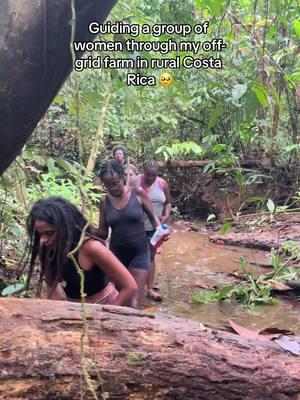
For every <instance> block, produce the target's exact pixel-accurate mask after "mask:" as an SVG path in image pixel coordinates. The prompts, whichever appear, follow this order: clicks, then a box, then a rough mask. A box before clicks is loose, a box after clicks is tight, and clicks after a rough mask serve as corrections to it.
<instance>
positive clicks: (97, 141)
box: [86, 74, 112, 175]
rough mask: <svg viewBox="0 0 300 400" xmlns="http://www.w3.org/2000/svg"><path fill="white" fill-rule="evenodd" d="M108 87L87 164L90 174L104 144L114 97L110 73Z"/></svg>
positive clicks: (87, 173) (87, 170)
mask: <svg viewBox="0 0 300 400" xmlns="http://www.w3.org/2000/svg"><path fill="white" fill-rule="evenodd" d="M108 76H109V78H108V81H109V82H108V88H107V93H106V96H105V99H104V104H103V106H102V109H101V113H100V117H99V121H98V128H97V131H96V135H95V138H94V143H93V146H92V148H91V152H90V156H89V159H88V162H87V166H86V175H89V174H91V173H92V172H93V170H94V167H95V163H96V158H97V155H98V153H99V148H100V146H101V145H102V146H103V133H104V126H105V121H106V115H107V111H108V108H109V104H110V100H111V97H112V83H111V77H110V74H108Z"/></svg>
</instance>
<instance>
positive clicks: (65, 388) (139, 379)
mask: <svg viewBox="0 0 300 400" xmlns="http://www.w3.org/2000/svg"><path fill="white" fill-rule="evenodd" d="M80 307H81V306H80V304H77V303H70V302H58V301H57V302H55V301H48V300H33V299H16V298H8V299H4V298H1V299H0V311H1V327H0V354H1V355H0V383H1V384H0V398H1V399H26V400H27V399H72V400H76V399H80V398H84V399H89V398H93V397H92V395H91V394H89V392H88V391H87V390H86V386H85V383H84V380H83V378H82V369H81V364H80V337H81V333H82V319H81V308H80ZM87 310H88V322H89V329H88V336H87V338H86V339H85V340H84V349H85V356H86V359H85V361H86V364H85V365H89V367H88V368H89V374H90V379H91V382H92V384H93V385H94V388H95V391H96V393H97V396H98V398H99V399H134V400H137V399H149V400H150V399H151V400H156V399H172V400H173V399H178V400H179V399H180V400H189V399H203V400H204V399H205V400H209V399H211V400H226V399H243V400H246V399H247V400H260V399H261V400H271V399H274V400H275V399H276V400H286V399H295V400H296V399H299V393H300V357H297V356H295V355H292V354H290V353H288V352H286V351H284V350H282V349H281V348H279V347H278V345H277V344H276V343H273V342H263V341H262V342H260V341H254V340H249V339H245V338H242V337H240V336H238V335H235V334H231V333H228V332H224V331H217V330H212V329H208V328H207V329H206V328H204V327H203V326H201V325H199V323H197V322H193V321H188V320H183V319H179V318H174V317H169V316H166V315H155V316H153V315H149V314H147V313H143V312H142V313H140V312H138V311H135V310H132V309H129V308H121V307H113V306H100V305H88V306H87ZM297 395H298V397H297ZM94 398H95V397H94Z"/></svg>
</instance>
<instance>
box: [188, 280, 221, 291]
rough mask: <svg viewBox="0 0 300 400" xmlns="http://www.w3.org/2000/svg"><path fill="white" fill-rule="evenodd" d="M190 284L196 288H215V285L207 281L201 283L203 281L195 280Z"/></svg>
mask: <svg viewBox="0 0 300 400" xmlns="http://www.w3.org/2000/svg"><path fill="white" fill-rule="evenodd" d="M191 286H192V287H196V288H200V289H209V290H214V289H217V286H216V285H211V284H209V283H203V282H196V283H194V284H193V285H191Z"/></svg>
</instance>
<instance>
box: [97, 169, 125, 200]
mask: <svg viewBox="0 0 300 400" xmlns="http://www.w3.org/2000/svg"><path fill="white" fill-rule="evenodd" d="M102 183H103V185H104V187H105V188H106V189H107V191H108V193H109V194H110V195H111V196H112V197H121V196H122V194H123V191H124V179H123V178H121V177H120V176H119V175H117V174H115V175H104V177H103V180H102Z"/></svg>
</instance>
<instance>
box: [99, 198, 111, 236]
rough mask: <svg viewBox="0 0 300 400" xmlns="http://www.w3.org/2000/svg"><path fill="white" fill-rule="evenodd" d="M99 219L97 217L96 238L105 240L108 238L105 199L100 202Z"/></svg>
mask: <svg viewBox="0 0 300 400" xmlns="http://www.w3.org/2000/svg"><path fill="white" fill-rule="evenodd" d="M99 211H100V217H99V229H98V231H97V236H99V237H100V238H101V239H103V240H105V239H106V238H107V236H108V224H107V222H106V218H105V199H103V200H101V202H100V205H99Z"/></svg>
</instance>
